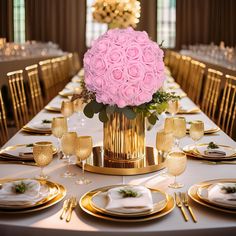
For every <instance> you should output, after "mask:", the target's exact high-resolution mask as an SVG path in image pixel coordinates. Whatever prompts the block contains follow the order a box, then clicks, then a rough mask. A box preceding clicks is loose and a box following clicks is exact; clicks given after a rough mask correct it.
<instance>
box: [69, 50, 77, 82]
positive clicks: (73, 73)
mask: <svg viewBox="0 0 236 236" xmlns="http://www.w3.org/2000/svg"><path fill="white" fill-rule="evenodd" d="M67 60H68V70H69V76H70V78H72V77H73V76H74V75H75V74H76V71H75V68H74V61H73V60H74V59H73V53H69V54H68V56H67Z"/></svg>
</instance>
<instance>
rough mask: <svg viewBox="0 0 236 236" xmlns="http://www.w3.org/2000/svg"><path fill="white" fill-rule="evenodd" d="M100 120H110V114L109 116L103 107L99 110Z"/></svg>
mask: <svg viewBox="0 0 236 236" xmlns="http://www.w3.org/2000/svg"><path fill="white" fill-rule="evenodd" d="M98 117H99V120H100V121H101V122H103V123H105V122H107V121H108V116H107V113H106V109H103V110H101V111H100V112H99V116H98Z"/></svg>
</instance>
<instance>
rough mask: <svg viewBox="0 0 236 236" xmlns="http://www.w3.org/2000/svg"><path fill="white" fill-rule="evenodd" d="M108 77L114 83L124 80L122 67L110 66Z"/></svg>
mask: <svg viewBox="0 0 236 236" xmlns="http://www.w3.org/2000/svg"><path fill="white" fill-rule="evenodd" d="M109 78H110V80H111V81H112V82H114V83H123V82H124V81H125V78H124V69H123V68H122V67H121V66H120V67H113V68H111V69H110V75H109Z"/></svg>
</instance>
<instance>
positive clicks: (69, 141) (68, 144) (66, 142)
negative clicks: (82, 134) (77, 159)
mask: <svg viewBox="0 0 236 236" xmlns="http://www.w3.org/2000/svg"><path fill="white" fill-rule="evenodd" d="M76 138H77V133H76V132H67V133H64V134H63V136H62V138H61V149H62V152H63V153H64V154H65V156H66V159H67V160H68V161H67V164H66V166H67V170H66V172H64V173H63V174H62V175H61V177H63V178H70V177H73V176H75V175H76V174H75V173H73V172H71V171H70V170H69V167H70V157H71V155H73V154H75V141H76Z"/></svg>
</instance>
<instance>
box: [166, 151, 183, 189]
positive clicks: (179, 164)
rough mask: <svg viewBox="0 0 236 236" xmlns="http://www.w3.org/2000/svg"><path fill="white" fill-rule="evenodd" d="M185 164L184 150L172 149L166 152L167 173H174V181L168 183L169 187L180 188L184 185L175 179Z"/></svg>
mask: <svg viewBox="0 0 236 236" xmlns="http://www.w3.org/2000/svg"><path fill="white" fill-rule="evenodd" d="M186 166H187V157H186V154H185V153H184V152H181V151H173V152H170V153H168V155H167V160H166V167H167V171H168V173H169V174H171V175H174V177H175V180H174V183H171V184H170V185H169V187H170V188H181V187H183V186H184V185H183V184H182V183H178V182H177V181H176V176H179V175H181V174H182V173H183V172H184V171H185V169H186Z"/></svg>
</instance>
